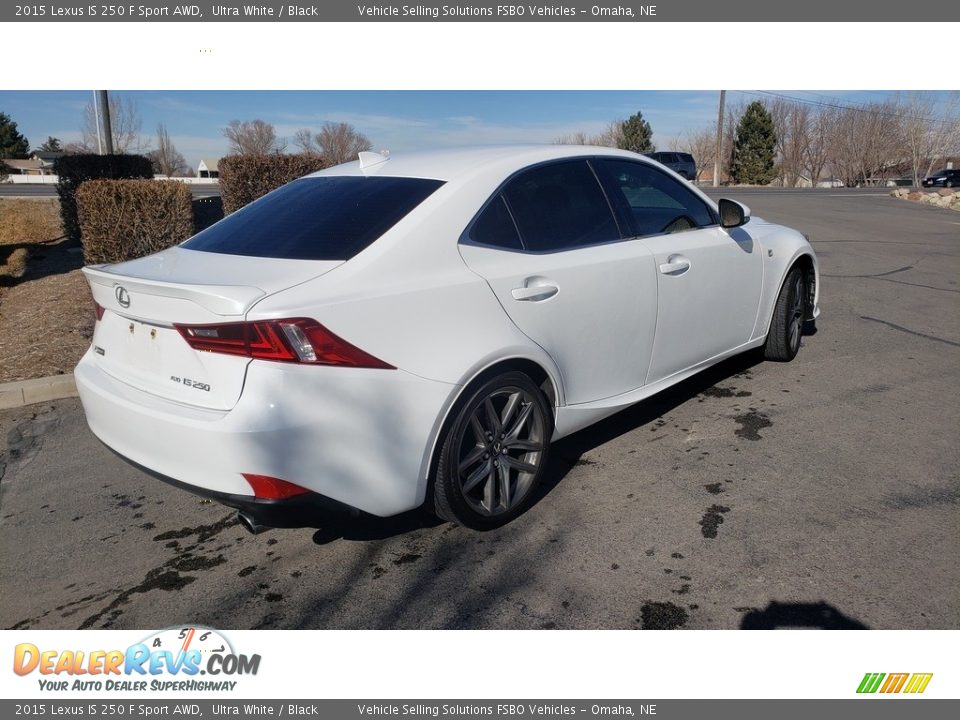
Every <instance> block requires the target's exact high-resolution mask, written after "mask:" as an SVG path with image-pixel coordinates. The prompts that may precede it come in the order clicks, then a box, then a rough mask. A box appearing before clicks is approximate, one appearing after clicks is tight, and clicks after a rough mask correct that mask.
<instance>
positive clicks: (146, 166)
mask: <svg viewBox="0 0 960 720" xmlns="http://www.w3.org/2000/svg"><path fill="white" fill-rule="evenodd" d="M54 170H55V172H56V173H57V178H58V180H57V195H59V196H60V216H61V217H62V218H63V231H64V232H65V233H66V234H67V235H69V236H70V239H71V240H80V239H81V238H80V222H79V219H78V218H77V200H76V192H77V188H78V187H80V185H81V183H84V182H86V181H88V180H100V179H111V180H120V179H126V178H152V177H153V165H152V164H151V162H150V160H149V158H146V157H144V156H143V155H89V154H88V155H64V156H63V157H59V158H57V161H56V163H55V164H54Z"/></svg>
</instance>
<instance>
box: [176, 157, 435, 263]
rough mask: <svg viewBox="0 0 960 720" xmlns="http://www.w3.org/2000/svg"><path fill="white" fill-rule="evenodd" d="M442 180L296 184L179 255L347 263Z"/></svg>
mask: <svg viewBox="0 0 960 720" xmlns="http://www.w3.org/2000/svg"><path fill="white" fill-rule="evenodd" d="M441 185H443V182H442V181H440V180H424V179H421V178H403V177H354V176H342V177H316V178H303V179H300V180H294V181H293V182H292V183H289V184H287V185H284V186H283V187H281V188H278V189H276V190H274V191H273V192H271V193H269V194H267V195H264V196H263V197H262V198H260V199H259V200H257V201H256V202H253V203H251V204H250V205H247V206H246V207H245V208H243V209H241V210H238V211H237V212H235V213H233V214H232V215H228V216H227V217H225V218H224V219H223V220H221V221H220V222H218V223H216V224H215V225H211V226H210V227H208V228H207V229H206V230H203V231H202V232H199V233H197V234H196V235H194V236H193V237H192V238H190V239H189V240H187V241H186V242H185V243H183V245H181V247H185V248H188V249H190V250H202V251H204V252H214V253H224V254H226V255H252V256H255V257H268V258H288V259H293V260H349V259H350V258H352V257H353V256H354V255H356V254H357V253H358V252H360V251H361V250H363V249H364V248H365V247H367V246H368V245H370V244H371V243H373V242H374V241H375V240H376V239H377V238H379V237H380V236H381V235H383V234H384V233H385V232H386V231H387V230H389V229H390V228H392V227H393V226H394V225H396V224H397V223H398V222H399V221H400V220H401V219H402V218H403V217H404V216H405V215H407V213H409V212H410V211H411V210H413V209H414V208H415V207H417V205H419V204H420V203H421V202H423V201H424V200H425V199H426V198H427V197H429V196H430V195H431V194H432V193H433V192H434V191H435V190H436V189H437V188H438V187H440V186H441Z"/></svg>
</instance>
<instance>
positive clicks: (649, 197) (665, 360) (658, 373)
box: [599, 159, 763, 383]
mask: <svg viewBox="0 0 960 720" xmlns="http://www.w3.org/2000/svg"><path fill="white" fill-rule="evenodd" d="M599 165H600V167H602V169H603V172H602V177H603V179H604V183H605V184H606V186H607V189H608V195H610V197H611V198H612V199H613V200H614V201H615V202H616V203H617V204H618V206H619V208H620V212H621V214H622V215H623V216H625V217H626V220H625V222H629V223H631V224H632V232H633V233H634V234H635V235H636V236H637V237H639V238H642V242H643V243H644V244H645V245H646V246H647V247H648V248H649V250H650V252H651V253H653V257H654V264H655V267H656V276H657V329H656V335H655V338H654V342H653V353H652V356H651V359H650V367H649V372H648V375H647V378H646V382H648V383H651V382H656V381H657V380H662V379H663V378H666V377H669V376H671V375H674V374H676V373H678V372H682V371H683V370H686V369H687V368H689V367H692V366H694V365H697V364H698V363H701V362H703V361H704V360H708V359H710V358H713V357H715V356H717V355H720V354H722V353H724V352H726V351H728V350H731V349H733V348H736V347H739V346H740V345H743V344H744V343H746V342H747V341H749V340H750V335H751V333H752V332H753V327H754V324H755V322H756V317H757V310H758V308H759V304H760V289H761V284H762V281H763V261H762V258H761V253H760V249H759V247H758V246H757V244H756V243H755V242H754V241H753V239H752V238H751V236H750V233H749V232H748V230H747V228H744V227H740V228H735V229H734V230H732V231H730V232H728V231H726V230H724V229H722V228H721V227H720V226H719V224H718V218H717V215H716V213H715V211H714V210H713V208H711V207H710V206H709V205H708V204H707V203H706V202H705V201H704V200H703V199H702V198H701V197H700V196H698V195H697V194H696V193H694V192H693V191H692V190H690V188H689V187H687V186H686V185H685V184H684V183H682V182H680V181H678V180H676V179H675V178H673V177H671V176H670V175H668V174H667V173H665V172H663V171H661V170H659V169H658V168H656V167H654V166H653V165H649V164H647V163H641V162H636V161H631V160H620V159H605V160H603V161H601V162H600V164H599Z"/></svg>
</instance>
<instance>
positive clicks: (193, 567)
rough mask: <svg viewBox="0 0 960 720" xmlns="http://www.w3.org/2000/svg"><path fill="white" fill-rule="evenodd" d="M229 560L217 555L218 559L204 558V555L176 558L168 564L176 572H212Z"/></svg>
mask: <svg viewBox="0 0 960 720" xmlns="http://www.w3.org/2000/svg"><path fill="white" fill-rule="evenodd" d="M226 561H227V559H226V558H225V557H224V556H223V555H217V556H216V557H212V558H211V557H204V556H203V555H198V556H196V557H182V558H174V559H173V560H172V561H170V562H169V563H167V565H169V566H170V567H172V568H173V569H174V570H182V571H183V572H196V571H197V570H211V569H212V568H215V567H217V565H223V564H224V563H225V562H226Z"/></svg>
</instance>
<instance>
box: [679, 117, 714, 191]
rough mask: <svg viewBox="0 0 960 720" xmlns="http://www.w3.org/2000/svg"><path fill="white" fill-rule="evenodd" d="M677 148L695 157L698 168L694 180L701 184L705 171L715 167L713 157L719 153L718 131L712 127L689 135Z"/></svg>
mask: <svg viewBox="0 0 960 720" xmlns="http://www.w3.org/2000/svg"><path fill="white" fill-rule="evenodd" d="M677 146H678V147H679V148H680V149H681V150H683V151H684V152H688V153H690V154H691V155H693V162H694V164H695V165H696V168H697V175H696V177H695V178H694V180H696V181H697V182H699V181H700V176H701V175H702V174H703V171H704V170H706V169H707V168H708V167H713V156H714V155H715V154H716V152H717V129H716V128H715V127H713V126H712V125H711V126H708V127H705V128H701V129H700V130H697V131H696V132H691V133H687V136H686V137H685V138H684V139H683V140H682V141H679V142H678V144H677Z"/></svg>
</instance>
